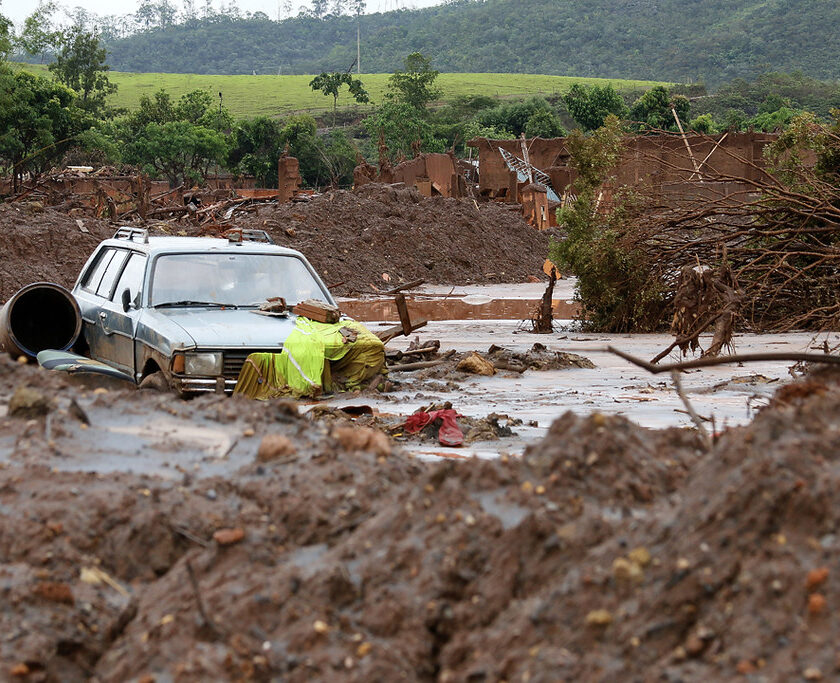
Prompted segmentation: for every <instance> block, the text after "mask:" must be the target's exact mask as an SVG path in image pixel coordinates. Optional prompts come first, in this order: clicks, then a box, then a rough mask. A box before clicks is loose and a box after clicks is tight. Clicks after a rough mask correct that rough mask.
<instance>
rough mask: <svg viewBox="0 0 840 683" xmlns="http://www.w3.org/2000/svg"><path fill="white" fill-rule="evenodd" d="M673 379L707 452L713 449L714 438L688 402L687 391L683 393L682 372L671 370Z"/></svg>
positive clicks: (678, 394)
mask: <svg viewBox="0 0 840 683" xmlns="http://www.w3.org/2000/svg"><path fill="white" fill-rule="evenodd" d="M671 379H672V380H673V382H674V389H675V390H676V392H677V396H679V397H680V399H681V400H682V402H683V405H684V406H685V409H686V410H687V411H688V416H689V417H690V418H691V421H692V422H693V423H694V426H695V427H697V431H698V432H699V433H700V438H701V439H703V443H704V444H705V445H706V450H711V449H712V445H713V444H712V438H711V437H710V436H709V433H708V432H707V431H706V427H705V426H704V425H703V420H702V419H701V418H700V416H699V415H698V414H697V412H696V411H695V410H694V406H692V405H691V403H690V402H689V400H688V396H686V395H685V391H683V387H682V381H680V371H679V370H671Z"/></svg>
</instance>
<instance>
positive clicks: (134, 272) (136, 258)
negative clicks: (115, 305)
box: [114, 252, 146, 302]
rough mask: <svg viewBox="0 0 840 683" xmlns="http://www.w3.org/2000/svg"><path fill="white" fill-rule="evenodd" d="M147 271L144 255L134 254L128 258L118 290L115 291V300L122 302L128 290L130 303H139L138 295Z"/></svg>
mask: <svg viewBox="0 0 840 683" xmlns="http://www.w3.org/2000/svg"><path fill="white" fill-rule="evenodd" d="M145 269H146V257H145V256H144V255H143V254H138V253H137V252H134V253H132V254H131V256H129V257H128V263H126V264H125V268H124V269H123V272H122V275H120V280H119V282H118V283H117V288H116V289H115V290H114V298H115V299H116V300H117V301H122V293H123V292H124V291H125V290H126V289H127V290H128V294H129V301H134V302H137V301H139V299H138V298H137V295H138V294H139V293H140V290H141V289H142V287H143V272H144V271H145Z"/></svg>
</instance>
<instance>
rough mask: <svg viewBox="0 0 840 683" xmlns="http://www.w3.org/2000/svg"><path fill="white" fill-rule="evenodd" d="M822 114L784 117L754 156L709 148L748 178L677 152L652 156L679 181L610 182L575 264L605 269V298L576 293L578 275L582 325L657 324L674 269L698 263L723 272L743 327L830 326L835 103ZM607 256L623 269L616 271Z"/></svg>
mask: <svg viewBox="0 0 840 683" xmlns="http://www.w3.org/2000/svg"><path fill="white" fill-rule="evenodd" d="M834 117H835V118H834V121H833V122H832V123H831V124H822V123H819V122H817V121H816V120H815V119H814V118H813V117H812V116H810V115H803V116H801V117H799V118H798V119H796V120H795V121H794V122H793V124H792V125H791V126H790V128H788V130H787V131H786V132H785V133H784V134H782V135H781V136H780V137H779V139H778V140H777V141H776V142H775V143H773V144H772V145H770V146H769V147H768V148H767V149H766V150H765V160H764V162H765V163H764V164H757V163H755V162H753V161H751V160H748V159H745V158H740V157H736V156H735V155H734V154H733V153H731V152H729V151H727V150H726V149H724V148H723V147H720V148H719V150H720V151H719V154H720V155H721V158H722V156H723V155H728V156H729V157H730V158H733V157H734V158H736V159H737V160H738V161H739V162H740V163H741V164H743V167H744V168H748V169H749V170H750V171H751V173H749V174H748V175H750V176H752V177H751V178H750V177H740V176H735V175H731V174H727V173H723V172H719V171H717V170H716V169H715V164H714V163H703V164H700V172H699V173H698V171H697V160H696V159H692V158H690V157H689V155H688V153H686V154H685V158H684V162H685V163H684V165H682V167H680V168H677V166H675V165H672V164H670V162H663V161H662V158H661V157H660V158H659V159H658V161H659V163H666V166H668V167H669V170H672V171H677V172H682V173H684V177H685V178H686V181H685V182H681V183H677V184H674V185H672V186H667V187H666V186H663V185H659V186H655V185H650V186H644V187H642V188H634V192H633V193H632V195H631V194H629V193H627V192H625V191H623V190H622V189H619V190H616V192H615V196H614V199H613V201H612V204H611V206H609V207H608V208H607V209H606V210H603V209H602V210H601V211H596V212H592V213H590V214H588V216H589V220H588V223H589V231H590V233H591V234H592V236H593V239H592V240H591V241H590V242H589V245H588V247H587V248H588V249H589V251H590V252H591V253H590V257H591V260H590V261H589V262H586V263H578V264H576V265H577V267H576V268H575V270H576V272H577V273H578V275H579V277H583V278H584V280H586V278H587V273H597V272H598V270H599V269H603V268H604V266H605V264H608V265H610V266H612V268H613V273H612V279H613V281H614V284H613V286H612V290H611V292H610V295H611V298H607V297H603V296H602V297H601V298H600V299H598V298H591V297H590V298H589V300H587V297H586V294H587V292H586V289H585V287H586V286H590V287H591V285H589V283H587V282H584V283H583V286H582V287H581V289H580V296H581V298H582V299H583V303H584V308H585V312H586V314H587V320H588V322H589V323H590V324H591V325H592V326H593V327H597V328H600V329H604V330H607V329H612V330H616V331H624V330H639V331H641V330H650V329H655V328H657V327H662V326H663V324H664V323H665V321H666V320H667V319H668V318H669V317H670V316H669V310H671V307H672V305H673V303H674V296H675V293H676V290H677V286H678V280H679V277H680V273H681V271H682V269H683V268H684V267H686V266H696V265H698V264H702V265H703V266H708V267H709V268H713V269H715V270H718V269H722V268H726V269H728V271H729V272H730V273H731V277H732V278H733V279H732V282H737V283H738V285H739V287H740V289H741V290H742V292H743V295H744V298H743V304H742V307H741V310H740V312H739V313H740V317H741V320H742V322H743V323H744V324H745V325H747V326H748V327H750V328H752V329H756V330H765V331H779V332H781V331H787V330H791V329H813V330H819V329H827V328H830V327H832V326H835V327H836V325H837V323H838V320H840V299H838V295H837V294H838V291H840V111H837V110H835V112H834ZM730 166H731V164H730ZM570 239H572V235H571V233H570ZM598 245H600V248H599V246H598ZM604 245H609V246H610V249H607V248H606V247H605V246H604ZM611 250H612V251H611ZM615 250H618V256H616V253H614V252H615ZM560 251H563V252H565V253H569V252H570V251H571V249H570V247H569V246H566V247H565V248H564V249H561V250H560ZM561 256H562V254H561ZM616 264H618V265H621V264H625V271H624V272H616V270H615V265H616ZM599 286H600V287H602V288H603V285H599ZM730 303H731V302H730ZM605 304H608V305H605ZM730 308H731V307H730ZM628 311H629V312H634V313H633V314H632V315H628ZM639 312H641V313H639ZM707 313H709V312H707ZM715 313H716V312H715V311H711V314H712V315H714V314H715ZM730 313H731V311H730Z"/></svg>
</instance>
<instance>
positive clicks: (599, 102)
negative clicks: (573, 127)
mask: <svg viewBox="0 0 840 683" xmlns="http://www.w3.org/2000/svg"><path fill="white" fill-rule="evenodd" d="M563 101H564V102H565V104H566V109H568V110H569V114H571V115H572V118H573V119H574V120H575V122H576V123H577V124H578V125H580V127H581V128H582V129H583V130H584V131H591V130H595V129H597V128H600V127H601V126H603V125H604V119H606V118H607V116H608V115H610V114H615V115H616V116H617V117H618V118H620V119H626V118H627V116H628V114H629V113H630V110H629V109H628V107H627V105H626V104H625V103H624V98H622V97H621V95H619V94H618V93H617V92H616V90H615V88H613V87H612V84H611V83H608V84H607V85H605V86H598V85H593V86H591V87H589V86H586V85H581V84H580V83H574V84H573V85H572V87H571V88H569V92H568V93H566V95H565V96H564V97H563Z"/></svg>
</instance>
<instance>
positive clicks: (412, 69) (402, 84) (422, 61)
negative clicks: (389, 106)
mask: <svg viewBox="0 0 840 683" xmlns="http://www.w3.org/2000/svg"><path fill="white" fill-rule="evenodd" d="M403 65H404V69H402V70H397V71H395V72H394V73H393V74H391V77H390V78H389V79H388V93H387V95H386V97H387V98H388V99H390V100H392V101H393V102H397V103H401V104H407V105H409V106H410V107H414V108H415V109H417V110H418V111H421V112H422V111H425V110H426V106H427V105H428V104H429V103H430V102H434V101H435V100H436V99H438V98H439V97H440V96H441V94H442V93H443V91H442V90H441V89H440V88H439V87H438V86H437V85H435V81H436V80H437V77H438V76H439V75H440V72H439V71H435V70H434V69H432V61H431V60H430V59H428V58H426V57H424V56H423V54H422V53H420V52H412V53H411V54H410V55H408V57H406V58H405V60H404V62H403Z"/></svg>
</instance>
